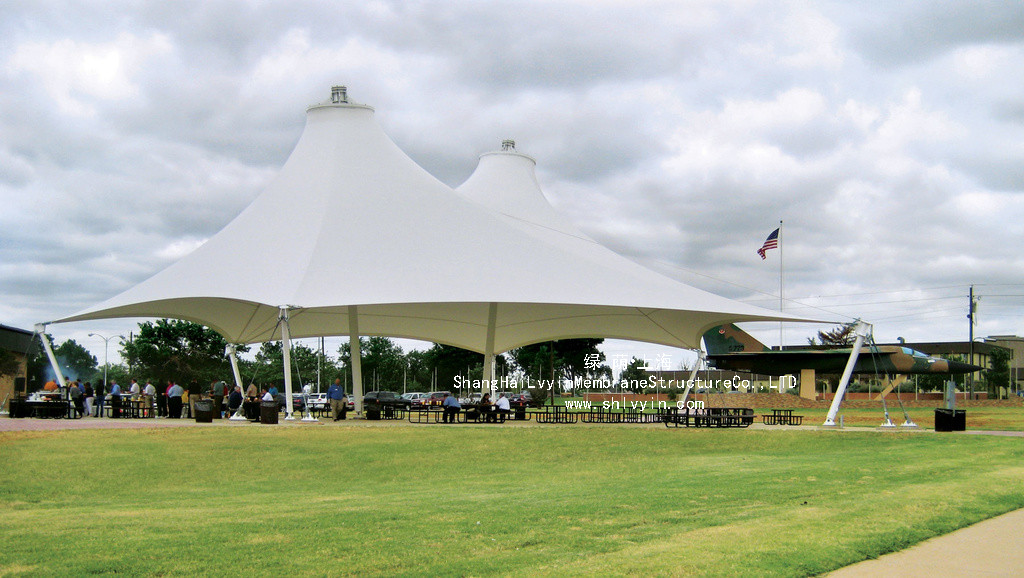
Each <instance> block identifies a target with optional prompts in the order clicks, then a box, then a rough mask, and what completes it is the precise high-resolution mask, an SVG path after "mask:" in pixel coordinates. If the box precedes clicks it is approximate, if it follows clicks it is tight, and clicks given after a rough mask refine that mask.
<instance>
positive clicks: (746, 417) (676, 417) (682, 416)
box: [662, 407, 755, 427]
mask: <svg viewBox="0 0 1024 578" xmlns="http://www.w3.org/2000/svg"><path fill="white" fill-rule="evenodd" d="M754 417H755V416H754V410H753V409H751V408H749V407H709V408H706V409H704V410H693V411H691V410H690V409H689V408H686V409H683V410H679V409H676V408H670V409H668V410H667V411H666V412H665V414H663V416H662V421H663V423H664V424H665V427H749V426H750V424H752V423H754Z"/></svg>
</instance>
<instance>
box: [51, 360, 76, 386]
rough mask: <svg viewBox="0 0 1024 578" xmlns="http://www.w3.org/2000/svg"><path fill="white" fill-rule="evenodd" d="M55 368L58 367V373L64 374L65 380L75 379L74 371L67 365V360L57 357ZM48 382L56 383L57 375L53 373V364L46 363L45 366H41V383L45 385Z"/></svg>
mask: <svg viewBox="0 0 1024 578" xmlns="http://www.w3.org/2000/svg"><path fill="white" fill-rule="evenodd" d="M57 366H58V367H60V371H61V373H63V374H64V377H65V378H66V379H69V380H70V379H71V378H73V377H77V376H76V375H75V372H74V370H72V369H71V366H70V365H69V364H68V362H67V360H66V359H65V358H64V357H63V356H61V355H58V356H57ZM48 381H57V374H56V373H54V371H53V364H51V363H47V364H46V365H44V366H43V383H46V382H48Z"/></svg>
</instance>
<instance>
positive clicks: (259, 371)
mask: <svg viewBox="0 0 1024 578" xmlns="http://www.w3.org/2000/svg"><path fill="white" fill-rule="evenodd" d="M319 355H320V354H319V352H318V351H316V350H314V349H313V348H311V347H309V346H307V345H305V344H303V343H299V342H296V341H292V342H291V349H290V351H289V357H291V362H292V367H291V374H292V389H293V390H294V392H295V393H298V392H300V391H302V386H303V385H305V384H308V383H315V382H316V366H317V357H319ZM245 369H246V371H245V375H243V380H244V379H246V376H251V377H249V378H248V381H250V382H256V383H266V384H273V385H274V386H276V387H277V388H278V389H281V388H283V387H284V344H283V343H282V342H280V341H267V342H264V343H262V344H261V345H260V350H259V351H257V352H256V358H255V360H253V361H252V362H250V363H248V364H246V365H245Z"/></svg>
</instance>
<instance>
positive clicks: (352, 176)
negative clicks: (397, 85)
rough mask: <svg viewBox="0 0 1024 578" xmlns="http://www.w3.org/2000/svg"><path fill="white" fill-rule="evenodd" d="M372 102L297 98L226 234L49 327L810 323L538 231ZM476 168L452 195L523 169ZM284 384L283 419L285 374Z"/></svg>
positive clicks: (464, 329)
mask: <svg viewBox="0 0 1024 578" xmlns="http://www.w3.org/2000/svg"><path fill="white" fill-rule="evenodd" d="M373 112H374V111H373V109H372V108H371V107H369V106H366V105H362V104H355V103H351V102H348V99H347V96H346V93H345V91H344V88H343V87H336V88H335V90H334V93H333V94H332V99H331V101H329V102H325V103H322V104H317V105H313V106H311V107H309V108H308V109H307V113H306V116H307V118H306V127H305V130H304V131H303V133H302V136H301V137H300V139H299V141H298V143H297V144H296V146H295V149H294V151H293V152H292V154H291V156H290V157H289V158H288V161H287V162H286V163H285V165H284V167H283V168H282V169H281V172H280V174H279V175H278V176H277V178H276V179H274V181H273V182H271V184H270V185H269V186H268V187H267V188H266V190H265V191H264V192H263V193H262V194H260V195H259V196H258V197H257V198H256V199H255V200H254V201H253V202H252V203H251V204H250V205H249V206H248V207H247V208H246V209H245V210H244V211H243V212H242V213H241V214H239V215H238V217H236V218H235V219H234V220H233V221H231V222H230V223H229V224H228V225H227V226H225V227H224V229H222V230H221V231H220V232H219V233H217V234H216V235H214V236H213V237H211V238H210V239H209V240H208V241H207V242H206V243H205V244H203V245H202V246H201V247H199V248H198V249H196V250H195V251H193V252H192V253H190V254H189V255H186V256H185V257H183V258H182V259H180V260H179V261H177V262H176V263H174V264H173V265H171V266H169V267H167V268H166V269H164V270H163V271H161V272H159V273H157V274H156V275H154V276H153V277H151V278H149V279H147V280H146V281H143V282H142V283H139V284H138V285H136V286H134V287H132V288H130V289H128V290H127V291H125V292H123V293H121V294H119V295H117V296H115V297H113V298H111V299H109V300H107V301H105V302H103V303H100V304H98V305H95V306H93V307H90V308H88V309H86V310H84V311H81V312H79V313H76V314H74V315H70V316H68V317H64V318H61V319H58V320H56V321H55V322H70V321H84V320H90V319H106V318H117V317H171V318H178V319H186V320H190V321H195V322H197V323H201V324H204V325H206V326H209V327H210V328H212V329H214V330H216V331H217V332H219V333H221V334H222V335H223V336H224V337H225V338H226V339H227V340H228V341H229V342H231V343H255V342H263V341H269V340H275V339H282V340H284V341H285V343H286V344H287V342H288V340H289V339H290V338H292V337H314V336H324V335H349V336H350V338H352V339H353V340H354V341H353V358H354V360H355V359H358V335H382V336H391V337H405V338H412V339H422V340H427V341H435V342H439V343H446V344H450V345H455V346H458V347H462V348H465V349H469V350H473V351H477V352H482V353H485V354H489V355H493V354H494V353H495V352H501V351H506V350H509V349H512V348H515V347H518V346H522V345H526V344H529V343H535V342H540V341H548V340H554V339H565V338H574V337H594V336H597V337H610V338H622V339H630V340H637V341H645V342H652V343H659V344H665V345H671V346H677V347H681V348H699V346H700V338H701V335H702V333H703V332H704V331H705V330H707V329H708V328H710V327H713V326H715V325H720V324H724V323H734V322H742V321H778V320H784V321H807V319H804V318H799V317H795V316H790V315H785V314H781V313H779V312H774V311H770V310H767V309H762V308H759V307H754V306H751V305H747V304H744V303H740V302H737V301H733V300H730V299H726V298H724V297H720V296H718V295H714V294H711V293H708V292H705V291H701V290H699V289H696V288H693V287H690V286H688V285H685V284H683V283H679V282H677V281H675V280H672V279H670V278H668V277H665V276H663V275H661V274H659V273H656V272H653V271H651V270H649V269H646V268H644V267H642V266H640V265H638V264H636V263H633V262H632V261H629V260H627V259H625V258H622V257H620V256H618V255H616V254H614V253H612V252H611V251H609V250H607V249H605V248H603V247H601V246H600V245H598V244H597V243H595V242H594V241H592V240H590V239H589V238H587V237H586V236H585V235H582V233H579V232H578V231H569V232H568V233H567V232H566V231H562V230H559V227H562V228H564V227H566V226H567V225H564V223H563V224H562V225H559V224H558V223H557V222H555V223H546V225H548V227H547V228H545V222H544V221H543V220H539V221H538V222H536V223H528V222H523V221H516V220H514V219H510V218H509V217H508V216H506V215H502V214H500V213H499V212H496V211H494V210H492V209H489V208H487V207H486V206H484V205H483V204H481V203H479V202H475V201H472V200H470V199H469V198H467V196H465V195H463V194H459V193H457V192H455V191H453V190H452V189H451V188H450V187H448V186H446V185H444V184H443V183H441V182H440V181H438V180H437V179H435V178H434V177H433V176H431V175H430V174H429V173H427V172H426V171H425V170H423V169H422V168H421V167H420V166H418V165H417V164H416V163H415V162H414V161H413V160H412V159H410V158H409V157H408V156H406V155H405V154H404V153H403V152H402V151H401V150H400V149H399V148H398V147H397V146H396V145H395V144H394V143H393V142H392V141H391V139H390V138H389V137H388V136H387V135H386V134H385V133H384V132H383V131H382V130H381V128H380V127H379V126H378V125H377V123H376V122H375V121H374V119H373ZM487 158H488V157H487V156H486V155H485V156H484V160H486V159H487ZM531 162H532V160H531ZM486 168H487V167H486V165H485V164H484V162H482V163H481V167H480V169H479V170H478V173H479V176H478V175H477V174H474V176H473V177H471V178H470V180H469V181H467V183H466V184H465V185H464V186H463V189H464V191H463V192H467V191H469V190H470V189H473V190H475V191H484V190H485V189H489V188H493V189H494V191H495V194H494V195H492V196H493V197H494V198H504V199H514V198H516V197H517V195H518V194H519V192H516V191H513V192H511V193H510V194H503V193H502V190H503V188H504V187H505V186H509V187H521V186H522V183H523V182H524V181H523V179H522V174H521V173H520V175H518V176H516V175H511V174H510V175H509V176H508V178H507V179H505V178H504V177H502V175H501V174H498V175H493V174H492V175H491V176H490V177H488V176H487V175H488V174H489V173H488V172H487V171H485V170H484V169H486ZM532 170H533V169H532V164H531V165H530V170H529V175H528V176H529V178H531V179H533V180H532V184H533V185H535V184H536V178H535V177H533V172H532ZM498 172H499V173H500V171H498ZM476 182H479V185H477V184H475V183H476ZM527 183H528V184H529V181H527ZM536 192H537V193H538V194H539V188H536ZM474 196H475V195H474ZM541 199H542V200H543V195H541ZM543 202H544V204H545V205H547V203H546V201H543ZM547 207H548V210H550V211H551V212H552V214H553V213H554V212H553V209H551V208H550V206H549V205H548V206H547ZM555 218H556V219H559V217H557V215H555ZM537 219H542V217H541V216H538V217H537ZM551 225H553V226H551ZM531 229H533V230H531ZM577 235H578V236H577ZM287 351H288V348H287V347H285V353H286V355H287ZM286 362H287V360H286ZM286 366H287V365H286ZM485 376H486V373H485ZM355 377H358V376H354V384H355V385H356V386H357V387H359V385H360V384H359V380H358V379H355ZM285 381H286V389H287V390H289V391H288V394H287V395H288V397H287V399H288V403H289V408H288V414H289V416H290V415H291V407H290V404H291V392H290V372H286V380H285ZM360 389H361V388H360ZM354 393H355V395H356V400H357V403H360V402H361V391H359V390H356V391H355V392H354ZM360 405H361V404H360Z"/></svg>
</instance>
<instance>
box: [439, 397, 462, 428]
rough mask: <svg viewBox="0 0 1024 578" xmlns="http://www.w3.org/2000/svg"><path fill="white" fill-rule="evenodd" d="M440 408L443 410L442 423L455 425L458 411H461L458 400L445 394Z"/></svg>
mask: <svg viewBox="0 0 1024 578" xmlns="http://www.w3.org/2000/svg"><path fill="white" fill-rule="evenodd" d="M441 407H442V408H444V415H443V416H441V419H443V420H444V423H455V422H457V421H458V415H459V410H460V409H462V404H460V403H459V398H457V397H455V396H454V395H451V394H449V393H447V392H445V394H444V401H442V402H441Z"/></svg>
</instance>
